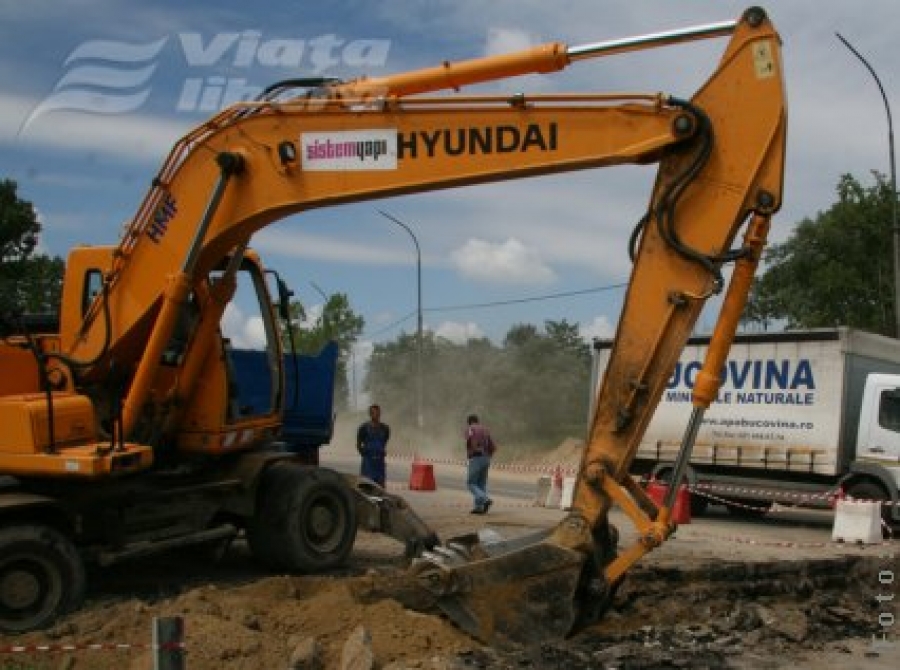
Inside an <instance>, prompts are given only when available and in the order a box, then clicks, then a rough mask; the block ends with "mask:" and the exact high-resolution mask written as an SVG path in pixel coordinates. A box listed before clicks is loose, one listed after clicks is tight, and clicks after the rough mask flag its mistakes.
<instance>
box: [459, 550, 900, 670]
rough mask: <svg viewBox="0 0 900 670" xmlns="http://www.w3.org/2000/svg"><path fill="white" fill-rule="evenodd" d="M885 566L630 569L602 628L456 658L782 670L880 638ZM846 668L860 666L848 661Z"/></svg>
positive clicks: (803, 563) (866, 562) (529, 664)
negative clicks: (810, 656) (798, 660)
mask: <svg viewBox="0 0 900 670" xmlns="http://www.w3.org/2000/svg"><path fill="white" fill-rule="evenodd" d="M885 565H886V564H885V561H884V559H879V558H868V557H843V558H832V559H822V560H818V559H816V560H799V561H797V560H794V561H774V562H763V563H737V562H722V563H717V564H709V565H702V566H692V567H689V568H677V567H638V568H637V569H635V570H634V571H633V572H632V573H631V574H630V575H629V577H628V579H627V581H626V582H625V583H624V584H623V585H622V587H621V588H620V590H619V592H618V593H617V595H616V598H615V603H614V606H613V607H612V608H611V610H610V611H609V612H607V614H606V616H605V617H604V619H603V621H602V622H601V623H599V624H597V625H595V626H593V627H591V628H589V629H586V630H583V631H581V632H579V633H578V634H576V635H575V636H573V637H572V638H570V639H568V640H565V641H561V642H554V643H550V644H541V645H538V646H534V647H520V648H516V649H511V650H505V651H503V652H501V651H498V650H495V649H484V650H478V651H470V652H467V653H465V654H462V655H460V656H459V657H458V661H459V663H460V667H472V668H548V669H550V668H559V669H563V668H566V669H575V670H577V669H580V668H585V669H587V668H591V669H596V668H616V669H619V670H628V669H631V668H641V669H647V668H692V669H693V668H740V669H744V668H754V669H755V668H781V667H790V666H791V664H792V663H791V660H790V659H791V658H793V657H798V656H800V655H802V654H807V653H809V652H811V651H812V652H815V651H817V650H824V649H825V648H826V646H828V647H829V648H830V649H831V650H832V653H841V652H840V649H841V645H840V641H846V640H853V639H855V640H857V641H859V640H861V639H865V640H869V639H870V638H871V636H872V635H878V634H880V633H881V632H882V630H883V629H882V627H881V624H880V623H879V613H880V610H879V607H880V605H879V601H878V600H877V599H876V596H877V595H878V593H879V592H882V593H883V592H884V585H882V584H881V583H880V582H879V574H883V571H884V570H885ZM835 643H838V644H837V649H838V650H839V651H837V652H834V649H835ZM847 653H848V654H849V650H847ZM871 655H872V657H877V655H878V654H877V653H875V652H872V654H871ZM846 667H859V666H858V665H856V664H855V662H854V661H852V660H850V659H849V657H848V662H847V665H846Z"/></svg>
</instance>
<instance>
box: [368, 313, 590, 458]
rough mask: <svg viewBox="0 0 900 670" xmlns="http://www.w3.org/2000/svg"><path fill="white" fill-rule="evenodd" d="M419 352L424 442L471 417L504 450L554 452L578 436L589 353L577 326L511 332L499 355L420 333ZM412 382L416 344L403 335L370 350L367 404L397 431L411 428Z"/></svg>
mask: <svg viewBox="0 0 900 670" xmlns="http://www.w3.org/2000/svg"><path fill="white" fill-rule="evenodd" d="M423 349H424V354H425V355H424V361H423V368H424V369H423V372H424V376H425V379H426V384H425V389H424V403H423V414H424V420H425V426H426V429H427V432H428V434H429V435H456V434H459V431H460V427H461V426H462V423H463V421H464V420H465V416H466V415H467V414H469V413H471V412H475V413H477V414H479V415H481V416H483V417H484V419H485V420H486V422H487V423H489V424H490V426H491V428H492V430H493V431H494V433H495V434H496V436H497V438H498V440H500V441H501V442H502V443H504V444H505V445H507V447H510V445H521V446H525V447H529V446H537V445H555V444H557V443H558V442H559V441H560V440H562V439H564V438H566V437H570V436H579V437H580V436H582V435H583V434H584V430H585V421H586V418H585V417H586V411H587V400H588V385H589V383H590V347H589V346H588V345H587V344H586V343H585V342H584V341H583V340H582V339H581V337H580V335H579V333H578V327H577V325H573V324H569V323H567V322H566V321H559V322H556V321H547V322H546V323H545V324H544V332H541V331H540V330H539V329H538V328H537V327H535V326H533V325H531V324H517V325H515V326H513V327H512V328H510V330H509V331H508V332H507V334H506V337H505V338H504V340H503V346H502V347H498V346H496V345H494V344H493V343H491V341H490V340H487V339H483V338H482V339H471V340H468V341H467V342H465V343H464V344H456V343H453V342H450V341H448V340H444V339H442V338H440V337H436V336H435V335H434V334H433V333H426V334H425V337H424V341H423ZM415 375H416V338H415V335H411V334H405V333H404V334H401V335H400V336H399V337H398V338H397V340H395V341H392V342H385V343H380V344H377V345H376V346H375V350H374V353H373V355H372V358H371V359H370V361H369V369H368V374H367V376H366V382H365V387H366V389H367V390H368V391H369V393H370V395H371V396H372V398H373V400H375V401H377V402H379V403H381V404H384V405H385V406H389V407H390V408H391V416H392V417H396V419H395V421H396V422H397V423H403V424H406V425H409V426H412V425H413V423H414V417H415V416H416V393H415V391H416V389H415V379H416V376H415ZM513 448H514V447H513ZM504 453H506V454H509V453H510V451H509V450H508V449H504Z"/></svg>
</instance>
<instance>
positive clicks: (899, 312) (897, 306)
mask: <svg viewBox="0 0 900 670" xmlns="http://www.w3.org/2000/svg"><path fill="white" fill-rule="evenodd" d="M835 35H837V38H838V39H839V40H840V41H841V42H843V43H844V46H845V47H847V48H848V49H849V50H850V52H851V53H852V54H853V55H854V56H856V57H857V58H858V59H859V60H860V61H862V64H863V65H865V66H866V69H867V70H868V71H869V74H871V75H872V78H873V79H874V80H875V83H876V84H878V90H879V91H880V92H881V99H882V100H884V109H885V111H886V112H887V122H888V151H889V153H890V166H891V229H892V232H893V240H894V337H897V338H900V226H898V224H897V168H896V163H895V161H894V124H893V121H892V119H891V106H890V105H889V104H888V99H887V95H886V94H885V92H884V86H882V85H881V80H880V79H879V78H878V75H877V74H875V70H874V68H873V67H872V66H871V65H869V62H868V61H867V60H866V59H865V58H863V57H862V54H861V53H859V51H857V50H856V49H854V48H853V46H852V45H851V44H850V42H848V41H847V40H846V39H844V37H843V36H842V35H841V34H840V33H835Z"/></svg>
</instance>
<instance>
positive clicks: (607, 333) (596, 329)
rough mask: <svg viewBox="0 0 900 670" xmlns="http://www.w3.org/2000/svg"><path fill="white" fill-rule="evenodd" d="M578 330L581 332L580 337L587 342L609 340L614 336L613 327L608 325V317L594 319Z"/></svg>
mask: <svg viewBox="0 0 900 670" xmlns="http://www.w3.org/2000/svg"><path fill="white" fill-rule="evenodd" d="M579 330H580V331H581V337H582V338H584V340H586V341H587V342H590V341H591V340H593V339H594V338H601V339H611V338H612V336H613V335H615V334H616V327H615V325H614V324H612V323H610V321H609V318H608V317H606V316H602V315H601V316H597V317H594V320H593V321H591V322H590V323H589V324H587V325H586V326H581V328H580V329H579Z"/></svg>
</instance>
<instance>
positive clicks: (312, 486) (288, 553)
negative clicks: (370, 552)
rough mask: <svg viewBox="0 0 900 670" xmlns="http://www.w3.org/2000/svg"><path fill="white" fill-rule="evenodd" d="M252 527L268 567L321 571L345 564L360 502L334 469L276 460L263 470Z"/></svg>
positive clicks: (251, 539) (257, 549)
mask: <svg viewBox="0 0 900 670" xmlns="http://www.w3.org/2000/svg"><path fill="white" fill-rule="evenodd" d="M261 486H262V489H261V491H260V503H259V505H258V506H257V510H256V514H255V515H254V518H253V520H252V522H251V524H250V526H249V528H248V532H247V539H248V541H249V543H250V548H251V550H252V551H253V553H254V555H255V556H256V557H257V558H258V559H259V560H260V561H262V562H263V563H264V564H266V565H268V566H269V567H272V568H276V569H281V570H288V571H292V572H293V571H296V572H322V571H326V570H330V569H332V568H335V567H337V566H339V565H341V564H342V563H343V562H344V561H345V560H346V559H347V556H348V555H349V554H350V550H351V549H353V543H354V541H355V540H356V507H355V505H354V503H353V497H352V494H351V492H350V489H349V488H348V487H347V485H346V484H345V483H344V479H343V478H342V477H340V476H339V475H338V474H337V473H335V472H332V471H331V470H326V469H318V468H309V467H298V466H297V465H296V464H294V463H276V464H275V465H273V466H272V467H270V468H269V469H268V470H267V471H266V472H265V473H264V474H263V480H262V482H261Z"/></svg>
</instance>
